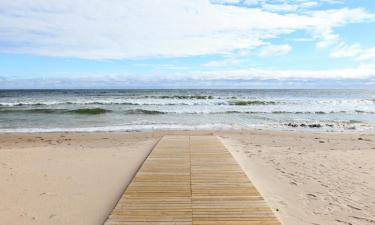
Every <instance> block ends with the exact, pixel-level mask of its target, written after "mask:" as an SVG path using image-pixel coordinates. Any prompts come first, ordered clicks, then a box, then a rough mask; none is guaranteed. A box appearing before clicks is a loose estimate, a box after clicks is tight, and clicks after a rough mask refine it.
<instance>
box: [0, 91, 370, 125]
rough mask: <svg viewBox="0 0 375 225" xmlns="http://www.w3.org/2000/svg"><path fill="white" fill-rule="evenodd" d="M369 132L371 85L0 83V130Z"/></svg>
mask: <svg viewBox="0 0 375 225" xmlns="http://www.w3.org/2000/svg"><path fill="white" fill-rule="evenodd" d="M254 127H261V128H276V129H284V128H285V129H293V130H299V129H308V130H316V131H320V130H322V131H323V130H328V131H353V130H360V131H375V90H315V89H314V90H0V132H50V131H136V130H153V129H221V128H223V129H226V128H235V129H246V128H254Z"/></svg>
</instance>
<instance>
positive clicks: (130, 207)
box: [105, 136, 280, 225]
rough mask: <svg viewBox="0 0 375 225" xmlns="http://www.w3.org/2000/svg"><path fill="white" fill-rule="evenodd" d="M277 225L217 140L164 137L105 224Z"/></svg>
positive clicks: (211, 138)
mask: <svg viewBox="0 0 375 225" xmlns="http://www.w3.org/2000/svg"><path fill="white" fill-rule="evenodd" d="M145 224H148V225H172V224H173V225H213V224H215V225H260V224H262V225H276V224H277V225H280V222H278V220H277V219H276V218H275V216H274V214H273V212H272V211H271V210H270V208H269V207H268V206H267V204H266V203H265V201H264V200H263V198H262V196H261V195H260V194H259V193H258V191H257V190H256V188H255V187H254V186H253V185H252V183H251V182H250V181H249V179H248V178H247V176H246V175H245V173H244V172H243V171H242V169H241V168H240V166H239V165H238V164H237V162H236V161H235V160H234V159H233V157H232V155H231V154H230V153H229V152H228V150H226V148H225V147H224V145H223V144H222V143H221V142H220V141H219V140H218V138H217V137H216V136H164V137H163V138H162V139H161V140H160V142H159V143H158V144H157V146H156V147H155V148H154V150H153V151H152V152H151V154H150V155H149V157H148V158H147V160H146V161H145V162H144V164H143V166H142V167H141V169H140V170H139V171H138V173H137V175H136V176H135V177H134V179H133V181H132V182H131V184H130V185H129V186H128V188H127V190H126V191H125V193H124V194H123V196H122V197H121V199H120V200H119V202H118V203H117V205H116V207H115V209H114V210H113V211H112V213H111V214H110V216H109V217H108V219H107V221H106V222H105V225H145Z"/></svg>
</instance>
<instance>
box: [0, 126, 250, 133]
mask: <svg viewBox="0 0 375 225" xmlns="http://www.w3.org/2000/svg"><path fill="white" fill-rule="evenodd" d="M248 128H250V127H248ZM222 129H235V130H236V129H244V127H243V126H238V125H234V124H233V125H231V124H200V125H183V124H173V125H171V124H153V125H126V126H108V127H76V128H14V129H0V133H54V132H115V131H124V132H132V131H153V130H222Z"/></svg>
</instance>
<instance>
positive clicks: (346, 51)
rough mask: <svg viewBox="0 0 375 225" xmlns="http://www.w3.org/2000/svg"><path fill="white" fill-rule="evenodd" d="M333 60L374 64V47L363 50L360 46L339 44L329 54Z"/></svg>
mask: <svg viewBox="0 0 375 225" xmlns="http://www.w3.org/2000/svg"><path fill="white" fill-rule="evenodd" d="M331 57H333V58H348V57H349V58H354V59H355V60H359V61H374V62H375V47H373V48H368V49H364V48H362V47H361V45H360V44H358V43H357V44H353V45H347V44H345V43H344V42H340V43H339V44H338V45H337V46H336V47H335V48H334V49H333V51H332V52H331Z"/></svg>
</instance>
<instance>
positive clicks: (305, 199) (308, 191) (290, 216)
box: [0, 129, 375, 225]
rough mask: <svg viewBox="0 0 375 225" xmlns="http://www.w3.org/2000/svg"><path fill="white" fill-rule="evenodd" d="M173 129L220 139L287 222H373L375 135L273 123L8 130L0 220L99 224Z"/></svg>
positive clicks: (1, 154)
mask: <svg viewBox="0 0 375 225" xmlns="http://www.w3.org/2000/svg"><path fill="white" fill-rule="evenodd" d="M166 134H175V135H179V134H180V135H183V134H185V135H186V134H189V135H201V134H214V135H217V136H218V137H219V138H220V139H221V141H222V142H223V144H224V145H225V146H226V147H227V149H228V150H229V151H230V152H231V153H232V155H233V156H234V157H235V159H236V160H237V161H238V162H239V164H240V166H241V167H242V169H243V170H244V171H245V173H246V174H247V176H248V177H249V178H250V180H251V181H252V182H253V183H254V184H255V185H256V186H257V188H258V190H259V191H260V192H261V194H262V195H263V196H264V198H265V199H266V201H267V202H268V203H269V205H270V207H271V208H272V209H273V210H274V211H275V212H276V215H277V216H278V217H279V218H280V220H281V221H282V222H283V223H284V224H288V225H305V224H306V225H307V224H311V223H316V224H325V225H331V224H332V225H333V224H345V223H347V224H348V223H352V224H373V223H372V222H368V221H371V220H373V219H374V218H375V199H374V198H375V197H374V196H375V181H374V179H372V178H374V176H375V172H374V171H375V154H374V153H375V144H374V143H375V135H374V134H368V133H365V132H350V133H349V132H339V133H333V132H317V130H314V132H310V131H306V132H301V131H277V130H266V129H252V130H244V129H243V130H199V131H181V130H180V131H169V130H167V131H163V130H161V131H148V132H63V133H61V132H55V133H0V143H1V144H0V175H1V176H2V180H1V181H0V194H1V195H2V196H5V197H4V199H3V200H2V202H0V223H1V224H25V225H29V224H50V225H60V224H61V225H62V224H75V225H91V224H93V225H96V224H98V225H99V224H101V223H102V222H103V221H104V220H105V218H106V216H107V215H108V213H109V212H110V211H111V210H112V208H113V206H114V205H115V204H116V203H117V200H118V198H119V196H120V195H121V194H122V192H123V190H124V189H125V187H126V186H127V185H128V183H129V182H130V181H131V179H132V177H133V176H134V174H135V173H136V171H137V169H138V167H139V166H140V165H141V163H142V162H143V160H144V159H145V158H146V157H147V155H148V153H149V152H150V151H151V149H152V147H153V146H154V144H155V143H156V142H157V140H158V139H159V138H160V137H161V136H163V135H166ZM77 212H79V213H77ZM340 221H341V222H340Z"/></svg>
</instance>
